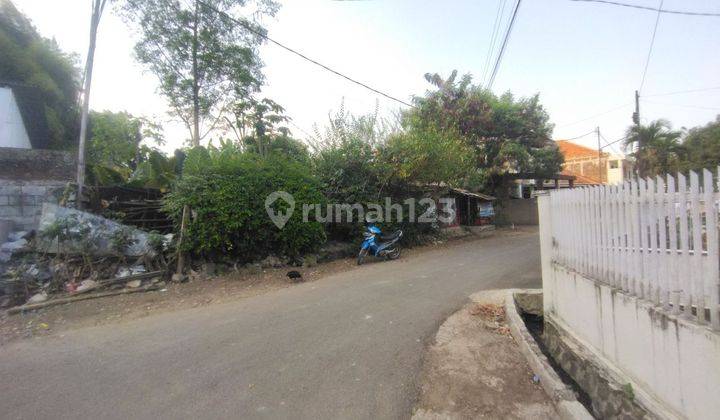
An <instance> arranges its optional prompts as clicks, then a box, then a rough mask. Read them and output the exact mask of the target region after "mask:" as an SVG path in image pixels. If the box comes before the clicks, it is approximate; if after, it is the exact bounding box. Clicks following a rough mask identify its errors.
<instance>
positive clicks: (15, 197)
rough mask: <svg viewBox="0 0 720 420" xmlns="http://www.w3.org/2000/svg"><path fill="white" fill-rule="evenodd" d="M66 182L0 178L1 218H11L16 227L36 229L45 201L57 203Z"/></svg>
mask: <svg viewBox="0 0 720 420" xmlns="http://www.w3.org/2000/svg"><path fill="white" fill-rule="evenodd" d="M65 186H66V184H65V183H64V182H59V181H15V180H3V179H0V220H11V221H13V222H14V224H15V228H16V229H22V230H31V229H36V228H37V225H38V222H39V221H40V213H41V211H42V205H43V203H54V204H57V203H58V202H59V201H60V198H61V197H62V193H63V191H64V190H65Z"/></svg>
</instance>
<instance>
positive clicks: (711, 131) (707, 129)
mask: <svg viewBox="0 0 720 420" xmlns="http://www.w3.org/2000/svg"><path fill="white" fill-rule="evenodd" d="M682 145H683V149H684V152H685V154H684V156H683V157H684V159H683V162H682V164H681V169H683V170H696V171H697V170H700V169H704V168H706V169H710V170H713V169H714V168H716V167H717V166H718V165H720V115H718V116H717V117H716V118H715V121H712V122H710V123H708V124H706V125H704V126H702V127H695V128H692V129H690V130H689V131H688V133H687V135H686V136H685V139H684V141H683V143H682Z"/></svg>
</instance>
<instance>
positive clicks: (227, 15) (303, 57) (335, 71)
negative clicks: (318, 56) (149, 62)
mask: <svg viewBox="0 0 720 420" xmlns="http://www.w3.org/2000/svg"><path fill="white" fill-rule="evenodd" d="M198 3H200V4H202V5H203V6H205V7H207V8H208V9H210V10H212V11H214V12H216V13H218V14H220V15H223V16H225V17H227V18H228V19H230V20H231V21H233V22H235V23H236V24H238V25H240V26H242V27H243V28H245V29H247V30H248V31H250V32H252V33H254V34H255V35H257V36H259V37H261V38H263V39H265V40H267V41H269V42H271V43H273V44H275V45H277V46H278V47H280V48H282V49H284V50H286V51H289V52H291V53H293V54H295V55H297V56H298V57H300V58H302V59H304V60H307V61H309V62H311V63H313V64H315V65H316V66H318V67H322V68H323V69H325V70H327V71H329V72H330V73H333V74H335V75H337V76H340V77H342V78H343V79H346V80H348V81H350V82H352V83H355V84H356V85H358V86H362V87H364V88H365V89H367V90H370V91H372V92H375V93H377V94H378V95H381V96H384V97H386V98H388V99H391V100H393V101H395V102H398V103H401V104H403V105H405V106H409V107H411V108H416V106H415V105H413V104H410V103H407V102H405V101H403V100H401V99H398V98H396V97H394V96H391V95H388V94H387V93H385V92H382V91H380V90H378V89H375V88H374V87H371V86H368V85H367V84H365V83H363V82H360V81H358V80H355V79H353V78H352V77H350V76H346V75H344V74H342V73H340V72H339V71H337V70H333V69H331V68H330V67H328V66H326V65H324V64H322V63H319V62H317V61H315V60H313V59H312V58H310V57H308V56H306V55H305V54H302V53H301V52H298V51H296V50H294V49H292V48H290V47H288V46H285V45H283V44H282V43H280V42H278V41H275V40H274V39H272V38H270V37H269V36H267V35H266V34H264V33H262V32H261V31H258V30H257V29H255V28H253V27H252V26H250V25H249V24H248V23H247V22H243V21H241V20H238V19H236V18H234V17H232V16H230V15H229V14H227V13H225V12H223V11H221V10H218V9H217V8H215V6H212V5H210V4H208V3H207V2H206V1H204V0H198Z"/></svg>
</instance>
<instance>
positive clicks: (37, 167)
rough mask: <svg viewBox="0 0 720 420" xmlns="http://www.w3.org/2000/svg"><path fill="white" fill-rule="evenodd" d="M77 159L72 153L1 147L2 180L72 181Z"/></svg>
mask: <svg viewBox="0 0 720 420" xmlns="http://www.w3.org/2000/svg"><path fill="white" fill-rule="evenodd" d="M76 169H77V159H76V157H75V154H74V153H72V152H65V151H60V150H43V149H16V148H12V147H0V179H7V180H15V181H25V182H27V181H31V180H40V181H50V180H51V181H56V182H57V181H60V182H68V181H72V180H73V179H74V177H75V171H76Z"/></svg>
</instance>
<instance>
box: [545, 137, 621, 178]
mask: <svg viewBox="0 0 720 420" xmlns="http://www.w3.org/2000/svg"><path fill="white" fill-rule="evenodd" d="M557 145H558V147H559V148H560V152H561V153H562V154H563V157H564V158H565V163H564V164H563V171H562V173H563V174H565V175H572V176H575V177H576V184H577V185H600V184H619V183H622V182H624V181H625V180H628V179H630V178H632V175H633V169H634V167H633V163H632V161H630V160H628V159H627V158H626V157H625V156H623V155H616V154H611V153H607V152H598V151H597V150H594V149H591V148H589V147H585V146H581V145H579V144H576V143H573V142H571V141H568V140H558V141H557Z"/></svg>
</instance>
